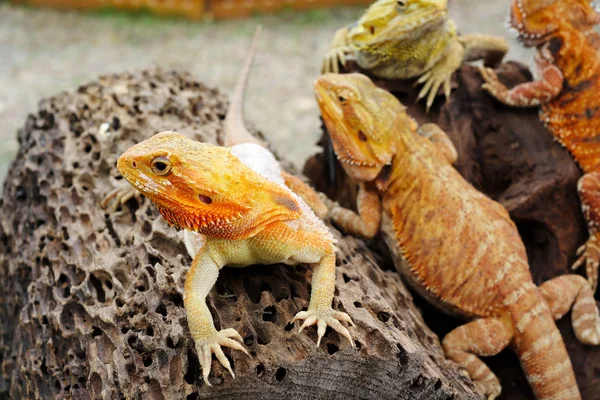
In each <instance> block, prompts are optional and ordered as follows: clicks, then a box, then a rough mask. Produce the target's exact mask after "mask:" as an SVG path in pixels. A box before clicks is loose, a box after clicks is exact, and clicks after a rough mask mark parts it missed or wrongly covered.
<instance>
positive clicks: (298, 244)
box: [105, 33, 354, 385]
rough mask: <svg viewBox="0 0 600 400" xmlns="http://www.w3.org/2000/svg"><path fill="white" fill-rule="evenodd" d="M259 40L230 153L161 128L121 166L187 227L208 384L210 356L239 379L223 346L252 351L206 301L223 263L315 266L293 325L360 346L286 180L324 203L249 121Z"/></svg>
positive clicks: (232, 111) (194, 309)
mask: <svg viewBox="0 0 600 400" xmlns="http://www.w3.org/2000/svg"><path fill="white" fill-rule="evenodd" d="M257 37H258V33H257V36H256V37H255V40H254V43H253V46H252V50H251V52H250V56H249V57H248V59H247V61H246V65H245V67H244V70H243V72H242V75H241V78H240V80H239V81H238V84H237V86H236V89H235V93H234V96H233V100H232V102H231V105H230V108H229V110H228V113H227V116H226V120H225V144H226V145H227V146H230V147H219V146H214V145H211V144H207V143H200V142H196V141H193V140H191V139H188V138H186V137H185V136H183V135H181V134H179V133H176V132H162V133H159V134H157V135H155V136H153V137H151V138H149V139H147V140H145V141H143V142H141V143H138V144H136V145H135V146H133V147H131V148H130V149H129V150H127V151H126V152H125V153H124V154H123V155H122V156H121V157H120V158H119V161H118V163H117V168H118V169H119V171H120V172H121V174H122V175H123V177H124V178H125V179H126V180H127V181H128V182H129V183H130V184H131V185H132V186H133V187H135V188H136V189H137V190H139V191H140V192H141V193H142V194H143V195H144V196H146V197H147V198H149V199H150V200H151V201H152V202H153V203H154V204H155V205H156V206H157V208H158V209H159V211H160V213H161V215H162V216H163V217H164V219H165V220H166V221H167V222H168V223H169V224H170V225H173V226H175V227H177V228H180V229H184V230H185V231H184V242H185V245H186V248H187V250H188V252H189V254H190V256H191V257H192V258H193V261H192V265H191V266H190V269H189V272H188V275H187V278H186V281H185V287H184V306H185V309H186V313H187V318H188V325H189V329H190V334H191V336H192V338H193V339H194V342H195V345H196V350H197V352H198V358H199V359H200V365H201V367H202V373H203V378H204V381H205V382H206V384H207V385H210V383H209V382H208V376H209V373H210V367H211V362H212V361H211V358H212V354H213V353H214V354H215V356H216V357H217V359H218V360H219V362H220V363H221V364H223V366H224V367H225V368H227V369H228V370H229V372H230V373H231V375H232V376H234V377H235V375H234V373H233V371H232V369H231V365H230V363H229V360H228V359H227V358H226V357H225V354H224V353H223V351H222V349H221V347H222V346H227V347H231V348H234V349H237V350H240V351H243V352H245V353H246V354H248V353H247V351H246V350H245V349H244V347H243V346H242V344H240V343H238V342H237V341H236V340H239V341H241V340H242V337H241V336H240V334H239V333H238V332H237V331H235V330H234V329H232V328H229V329H222V330H220V331H217V329H216V328H215V326H214V323H213V319H212V316H211V314H210V311H209V309H208V307H207V305H206V296H207V295H208V293H209V291H210V290H211V289H212V287H213V286H214V285H215V282H216V280H217V277H218V275H219V270H220V269H221V268H222V267H224V266H225V265H227V266H231V267H245V266H248V265H252V264H276V263H283V264H287V265H296V264H299V263H310V264H314V265H315V268H314V272H313V277H312V293H311V298H310V304H309V307H308V310H307V311H300V312H299V313H297V314H296V316H295V317H294V319H293V320H292V321H296V320H304V323H303V324H302V326H301V327H300V331H302V330H303V329H304V328H305V327H307V326H310V325H314V324H316V325H317V327H318V339H317V346H318V345H319V344H320V341H321V338H322V337H323V335H324V334H325V330H326V328H327V327H328V326H329V327H331V328H333V329H334V330H335V331H337V332H339V333H340V334H341V335H343V336H344V337H346V338H347V339H348V340H349V341H350V343H351V344H352V346H353V347H354V342H353V341H352V338H351V336H350V333H349V331H348V329H347V328H346V327H344V325H343V324H342V323H341V322H346V323H348V324H351V325H352V320H351V319H350V317H349V316H348V315H347V314H346V313H344V312H341V311H335V310H333V309H332V307H331V304H332V300H333V295H334V288H335V257H336V256H335V247H334V242H335V239H334V238H333V236H332V234H331V233H330V231H329V229H328V228H327V227H326V226H325V224H324V223H323V222H322V221H321V220H320V219H319V218H318V217H317V216H316V215H315V214H314V213H313V211H311V209H310V208H309V207H308V206H307V205H306V203H305V202H304V201H303V200H302V199H301V198H300V197H299V196H298V195H297V194H295V193H294V192H292V190H290V189H289V188H288V187H287V186H286V184H287V185H289V186H292V187H294V189H295V190H299V191H301V192H302V194H303V195H305V196H306V198H307V200H309V202H310V201H317V202H318V201H320V200H319V198H318V197H317V195H316V194H314V192H313V193H308V187H307V185H306V184H304V183H303V182H302V181H300V179H298V178H295V177H293V176H291V175H289V174H286V173H284V172H282V171H281V169H280V166H279V163H278V162H277V160H276V159H275V157H274V156H273V154H272V153H271V152H270V151H269V150H267V149H266V148H265V147H263V146H262V145H261V144H260V142H259V141H258V140H257V139H255V138H254V137H253V136H252V135H251V134H250V133H249V132H248V131H247V129H246V128H245V126H244V124H243V116H242V102H243V93H244V88H245V87H246V81H247V77H248V72H249V70H250V66H251V63H252V58H253V54H254V51H255V48H256V38H257ZM129 193H130V191H129V192H127V191H123V190H121V191H119V189H117V190H116V191H113V192H111V193H109V195H108V196H107V199H106V200H105V204H106V203H107V202H108V201H109V200H111V199H113V198H116V199H117V200H118V201H123V199H125V200H127V198H129V197H130V194H129ZM311 196H313V197H311ZM321 206H322V208H324V209H325V212H326V211H327V209H326V208H325V206H324V205H323V204H322V203H321ZM340 321H341V322H340Z"/></svg>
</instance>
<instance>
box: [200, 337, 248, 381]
mask: <svg viewBox="0 0 600 400" xmlns="http://www.w3.org/2000/svg"><path fill="white" fill-rule="evenodd" d="M234 339H237V340H239V341H240V342H243V339H242V337H241V336H240V334H239V333H238V332H237V331H236V330H235V329H233V328H229V329H223V330H221V331H214V332H213V333H212V334H211V335H210V336H208V337H206V338H202V337H198V338H194V342H195V343H196V351H197V352H198V359H199V360H200V366H201V367H202V377H203V378H204V383H206V384H207V385H208V386H212V385H211V384H210V383H209V382H208V374H210V367H211V364H212V354H213V353H214V354H215V356H216V357H217V360H219V362H220V363H221V365H223V366H224V367H225V368H226V369H227V371H229V373H230V374H231V376H232V377H233V378H234V379H235V374H234V373H233V370H232V369H231V364H230V363H229V360H228V359H227V357H225V354H224V353H223V350H222V349H221V346H225V347H231V348H232V349H236V350H240V351H243V352H244V353H246V355H248V356H249V355H250V354H249V353H248V351H247V350H246V349H245V348H244V346H242V345H241V344H240V343H238V342H236V341H235V340H234Z"/></svg>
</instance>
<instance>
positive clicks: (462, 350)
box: [442, 318, 513, 400]
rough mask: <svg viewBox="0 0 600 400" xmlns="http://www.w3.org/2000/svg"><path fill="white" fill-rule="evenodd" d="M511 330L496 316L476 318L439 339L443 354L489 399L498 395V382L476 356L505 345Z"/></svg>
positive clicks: (491, 351) (489, 353)
mask: <svg viewBox="0 0 600 400" xmlns="http://www.w3.org/2000/svg"><path fill="white" fill-rule="evenodd" d="M512 337H513V333H512V330H511V329H510V328H509V327H507V326H506V325H505V324H504V323H503V322H502V321H501V320H499V319H496V318H485V319H476V320H475V321H472V322H469V323H468V324H465V325H462V326H459V327H458V328H456V329H454V330H453V331H451V332H450V333H448V334H447V335H446V336H445V337H444V340H442V347H443V348H444V352H445V353H446V357H448V358H449V359H451V360H452V361H454V362H455V363H457V364H458V365H460V366H462V367H463V368H465V369H466V370H467V372H468V374H469V376H470V377H471V379H472V380H473V383H475V385H476V386H477V387H478V388H479V389H480V390H481V391H482V392H483V393H484V394H485V395H486V397H487V398H488V399H489V400H491V399H495V398H496V397H498V396H499V395H500V392H501V391H502V387H501V386H500V381H498V378H497V377H496V375H494V373H493V372H492V371H491V370H490V368H489V367H488V366H487V365H485V364H484V363H483V361H481V360H480V359H479V357H477V356H493V355H496V354H498V353H500V352H501V351H502V350H503V349H504V348H505V347H506V346H508V345H509V343H510V341H511V339H512Z"/></svg>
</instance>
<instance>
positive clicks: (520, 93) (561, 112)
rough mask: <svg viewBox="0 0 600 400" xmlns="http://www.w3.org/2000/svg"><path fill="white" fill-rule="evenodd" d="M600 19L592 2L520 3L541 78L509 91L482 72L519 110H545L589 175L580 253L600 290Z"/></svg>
mask: <svg viewBox="0 0 600 400" xmlns="http://www.w3.org/2000/svg"><path fill="white" fill-rule="evenodd" d="M598 23H600V16H599V15H598V14H596V12H595V11H594V9H593V7H592V4H591V2H590V0H553V1H543V2H542V1H539V0H514V1H513V2H512V8H511V16H510V21H509V24H510V26H511V27H512V28H513V29H514V30H516V32H517V34H518V38H519V39H520V41H521V42H522V43H523V44H524V45H525V46H527V47H536V48H537V54H536V64H537V67H538V70H539V73H540V79H539V80H537V81H533V82H527V83H523V84H520V85H517V86H515V87H514V88H512V89H510V90H509V89H508V88H507V87H506V86H504V85H503V84H502V83H500V81H499V80H498V77H497V76H496V73H495V72H494V71H493V70H491V69H489V68H482V69H481V73H482V76H483V78H484V80H485V81H486V83H484V84H483V86H482V87H483V88H484V89H485V90H487V91H488V92H489V93H491V94H492V95H493V96H494V97H495V98H497V99H498V100H500V101H501V102H502V103H504V104H507V105H509V106H513V107H537V106H539V107H540V119H541V121H542V122H543V123H544V125H545V126H546V128H547V129H548V130H549V131H550V133H551V134H552V135H553V136H554V137H555V138H556V140H558V141H559V142H560V144H561V145H563V146H564V147H566V148H567V150H569V152H570V153H571V154H572V155H573V157H574V158H575V160H576V161H577V163H578V164H579V166H580V167H581V169H582V170H583V172H584V176H583V177H582V178H581V179H580V180H579V183H578V185H577V189H578V192H579V197H580V198H581V203H582V209H583V214H584V216H585V219H586V220H587V222H588V230H589V234H590V237H589V239H588V241H587V243H585V244H584V245H583V246H581V247H580V248H579V250H578V251H577V255H578V256H580V257H579V258H578V260H577V261H576V262H575V263H574V264H573V269H576V268H578V267H580V266H582V265H584V264H585V266H586V273H587V277H588V280H589V281H590V283H591V285H592V288H593V289H594V290H595V289H596V287H597V286H598V266H599V265H600V225H599V224H600V112H599V110H600V102H599V100H598V94H599V93H600V56H599V55H598V54H599V53H598V52H599V51H600V34H598V33H597V32H595V31H594V25H596V24H598Z"/></svg>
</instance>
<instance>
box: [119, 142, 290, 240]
mask: <svg viewBox="0 0 600 400" xmlns="http://www.w3.org/2000/svg"><path fill="white" fill-rule="evenodd" d="M117 168H118V169H119V171H120V172H121V174H122V175H123V177H124V178H125V179H126V180H127V181H128V182H129V183H130V184H131V185H132V186H133V187H135V188H136V189H137V190H139V191H140V192H141V193H142V194H143V195H144V196H146V197H148V198H149V199H150V200H151V201H152V202H153V203H154V204H156V206H157V208H158V209H159V211H160V213H161V214H162V216H163V217H164V218H165V219H166V220H167V222H169V224H171V225H174V226H176V227H177V228H182V229H188V230H193V231H196V232H199V233H201V234H204V235H207V236H210V237H225V238H232V237H236V238H242V237H244V235H249V234H251V232H252V231H253V229H254V228H256V227H259V226H263V224H264V223H269V222H274V221H277V220H286V219H294V218H298V217H299V215H300V208H299V204H298V203H297V202H296V200H294V199H293V198H292V197H291V196H290V194H289V193H288V192H286V191H285V190H284V189H283V188H281V187H280V186H279V185H277V184H275V183H273V182H271V181H268V180H267V179H265V178H263V177H262V176H261V175H259V174H258V173H256V172H254V171H253V170H252V169H250V168H249V167H247V166H246V165H244V164H243V163H242V162H241V161H240V160H239V159H238V158H236V157H235V156H234V155H232V154H231V151H230V150H229V149H228V148H225V147H219V146H213V145H211V144H208V143H200V142H197V141H193V140H191V139H188V138H187V137H185V136H183V135H181V134H179V133H177V132H161V133H158V134H156V135H154V136H152V137H151V138H149V139H147V140H145V141H143V142H141V143H138V144H136V145H134V146H132V147H131V148H130V149H129V150H127V151H126V152H125V153H124V154H123V155H122V156H121V157H120V158H119V160H118V162H117Z"/></svg>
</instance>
